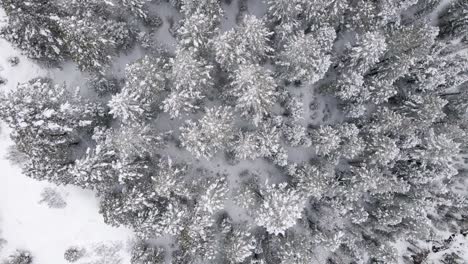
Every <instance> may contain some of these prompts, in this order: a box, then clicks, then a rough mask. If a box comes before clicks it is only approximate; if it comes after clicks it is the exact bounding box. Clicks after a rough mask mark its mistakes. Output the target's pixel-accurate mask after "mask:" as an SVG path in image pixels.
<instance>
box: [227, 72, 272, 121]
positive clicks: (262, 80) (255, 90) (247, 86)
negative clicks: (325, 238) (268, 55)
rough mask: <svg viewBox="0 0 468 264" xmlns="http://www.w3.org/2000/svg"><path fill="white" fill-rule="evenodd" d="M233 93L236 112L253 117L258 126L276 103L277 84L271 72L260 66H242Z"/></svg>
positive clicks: (237, 73)
mask: <svg viewBox="0 0 468 264" xmlns="http://www.w3.org/2000/svg"><path fill="white" fill-rule="evenodd" d="M232 86H233V90H232V91H231V93H232V94H233V95H234V96H235V97H236V98H237V102H236V106H235V108H236V110H238V111H239V112H240V113H241V115H242V116H244V117H253V121H254V123H255V124H258V123H259V122H260V121H261V119H262V117H263V116H264V115H266V114H267V113H268V112H269V111H270V108H271V107H272V106H273V104H274V103H275V100H276V97H277V94H278V93H277V92H276V83H275V80H274V78H273V76H272V73H271V72H270V71H269V70H266V69H264V68H263V67H261V66H260V65H242V66H240V67H239V69H238V70H236V71H235V77H234V80H233V82H232Z"/></svg>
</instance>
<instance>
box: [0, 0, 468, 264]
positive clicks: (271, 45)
mask: <svg viewBox="0 0 468 264" xmlns="http://www.w3.org/2000/svg"><path fill="white" fill-rule="evenodd" d="M145 2H146V1H143V0H140V1H137V0H133V1H124V0H120V1H117V0H115V1H93V0H80V1H78V0H76V1H72V4H71V5H70V4H66V5H67V8H63V6H64V5H65V3H61V2H60V1H56V2H52V1H40V0H34V1H33V0H28V1H13V0H8V1H6V0H4V1H3V2H2V3H1V4H2V6H3V8H4V9H5V10H6V12H7V15H8V16H9V24H8V25H7V26H6V27H5V28H4V29H3V30H2V34H3V35H4V37H5V38H6V39H8V40H10V41H12V42H13V43H14V44H16V45H17V46H18V47H19V48H21V49H22V50H24V51H25V53H26V54H27V55H28V56H30V57H31V58H36V59H45V60H50V61H61V60H64V59H71V60H73V61H75V62H76V63H77V65H78V66H79V67H80V68H81V69H82V70H88V69H94V70H95V69H98V70H99V69H100V68H101V67H102V66H103V65H105V64H109V63H110V61H111V56H112V55H115V54H116V52H117V51H120V50H123V49H125V48H126V47H129V46H130V44H129V43H131V42H132V41H134V40H135V39H134V38H133V37H131V36H132V34H131V32H134V29H133V28H132V27H133V24H132V23H136V22H134V21H130V20H129V19H124V18H125V17H127V15H129V14H132V15H133V16H134V17H136V18H138V17H139V18H140V19H142V20H145V19H146V18H147V17H148V15H147V11H146V8H145V4H147V3H145ZM170 3H171V4H173V5H174V10H177V12H180V14H181V17H182V18H181V21H179V26H178V27H177V29H176V32H175V34H174V35H175V37H176V40H177V47H176V49H175V53H174V54H171V53H170V52H161V51H158V52H148V54H146V55H145V56H144V57H143V58H141V59H139V60H137V61H135V62H133V63H131V64H129V65H128V66H127V68H126V78H125V83H124V84H123V85H122V88H121V89H115V88H114V87H115V86H116V85H117V84H113V83H112V82H106V81H104V83H100V82H98V85H99V87H102V89H99V91H101V93H100V95H102V96H103V97H102V98H100V99H99V100H94V99H93V98H82V97H80V96H78V95H77V94H76V93H73V92H72V91H70V90H71V89H70V88H67V87H65V86H64V85H56V84H54V83H53V82H52V81H51V80H48V79H44V78H39V79H35V80H31V81H29V82H26V83H24V84H21V85H19V86H18V87H17V89H16V90H14V91H12V92H11V93H9V94H8V95H6V96H5V97H4V98H2V102H1V104H0V117H1V118H2V119H3V120H4V121H5V122H7V123H8V125H9V126H10V127H11V128H12V130H13V132H12V138H13V140H14V141H15V142H16V145H17V147H18V149H19V150H20V151H21V152H23V153H25V154H26V155H27V156H28V157H29V159H28V163H27V164H26V165H25V173H26V174H27V175H28V176H31V177H33V178H35V179H39V180H48V181H52V182H54V183H57V184H74V185H78V186H81V187H84V188H89V189H94V190H96V192H97V193H98V195H99V196H100V198H101V207H100V208H101V209H100V212H101V213H102V215H103V216H104V219H105V221H106V222H107V223H109V224H111V225H115V226H127V227H131V228H132V229H133V230H135V233H136V234H137V236H138V237H139V238H140V239H141V243H139V244H137V245H136V246H135V247H134V249H133V256H132V263H134V264H137V263H164V261H165V260H167V259H171V260H172V263H180V264H182V263H243V264H244V263H245V264H254V263H257V264H258V263H283V264H284V263H298V264H299V263H397V261H398V260H399V257H401V254H402V253H401V252H400V253H399V252H398V251H397V248H396V246H395V243H396V242H397V241H410V242H412V241H424V240H427V239H429V238H431V237H434V235H435V234H437V231H438V230H444V231H450V232H453V233H456V232H460V231H463V230H465V229H466V228H467V227H466V218H467V217H468V216H467V215H466V212H467V211H466V210H467V209H468V203H467V202H466V195H467V194H466V193H463V192H461V191H459V189H457V188H456V187H457V186H459V185H462V184H466V175H467V172H466V169H465V168H464V163H463V159H462V157H463V154H464V153H465V152H466V146H467V143H468V142H467V138H468V137H467V132H468V130H467V129H468V127H467V126H468V122H467V121H468V119H467V107H468V103H467V102H468V53H467V48H468V35H467V34H466V33H467V32H468V14H467V12H466V10H468V1H466V0H453V1H451V2H450V3H449V4H448V5H445V4H444V3H442V1H438V0H430V1H428V0H406V1H400V0H379V1H367V0H332V1H330V0H318V1H310V0H266V1H265V4H266V6H267V11H266V14H265V16H264V17H261V18H260V17H255V16H253V15H249V14H244V15H243V16H242V18H241V20H240V22H239V23H238V25H236V26H235V27H234V28H232V29H230V30H228V31H225V32H222V31H221V23H222V20H223V16H224V10H223V8H222V5H223V3H221V1H219V0H202V1H199V0H197V1H195V0H179V1H170ZM442 4H443V5H442ZM439 5H441V6H442V9H441V10H440V8H439ZM137 24H138V23H137ZM140 26H141V25H140ZM135 27H136V26H135ZM110 53H112V54H110ZM310 96H315V97H317V98H319V99H323V100H324V101H327V102H328V104H330V105H336V108H337V109H338V111H339V115H338V116H337V117H336V118H335V119H334V120H331V121H329V122H327V123H318V124H317V123H315V122H312V120H310V117H309V116H307V115H306V113H307V112H308V111H309V107H310V106H309V105H307V104H306V102H310V100H309V99H310V98H309V97H310ZM317 98H316V99H317ZM292 156H294V157H295V158H292ZM297 156H303V157H305V158H302V159H299V160H298V158H297ZM245 164H247V166H245ZM242 166H244V167H242ZM248 167H253V168H255V169H252V170H248V171H244V172H242V173H239V168H242V169H246V168H248ZM464 221H465V224H464ZM157 238H164V239H168V240H170V241H172V242H173V245H174V246H173V248H172V249H171V250H170V251H169V252H170V254H171V256H167V254H169V252H166V249H167V248H163V247H156V246H153V245H151V243H150V242H151V241H152V239H157ZM327 261H328V262H327Z"/></svg>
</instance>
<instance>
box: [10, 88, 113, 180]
mask: <svg viewBox="0 0 468 264" xmlns="http://www.w3.org/2000/svg"><path fill="white" fill-rule="evenodd" d="M1 115H2V119H3V120H5V121H6V122H7V124H8V125H9V126H10V127H11V128H12V129H13V131H14V132H13V133H12V134H11V137H12V139H13V141H14V142H15V143H16V145H17V147H18V150H19V151H21V152H23V153H24V154H26V155H27V156H28V157H29V161H28V165H27V167H26V169H25V173H26V174H27V175H29V176H31V177H33V178H37V179H47V180H50V181H54V182H57V183H61V182H63V183H68V182H69V181H70V179H69V177H68V176H67V175H68V174H67V173H66V169H67V167H68V166H69V165H70V164H72V163H73V161H74V152H75V151H78V150H79V145H80V144H81V143H82V140H81V138H82V137H83V135H84V134H86V133H89V132H91V131H92V129H93V127H94V126H96V125H97V124H99V123H100V122H102V121H103V120H104V117H105V109H104V108H103V107H102V106H100V105H98V104H96V103H91V102H87V101H85V100H84V99H82V98H80V97H78V96H75V95H73V94H71V93H70V92H69V91H68V90H67V88H66V87H65V86H64V85H55V84H53V83H52V82H51V80H49V79H34V80H31V81H30V82H28V83H24V84H20V85H18V87H17V88H16V90H14V91H12V92H10V93H9V94H8V95H7V96H6V98H4V100H3V103H2V106H1Z"/></svg>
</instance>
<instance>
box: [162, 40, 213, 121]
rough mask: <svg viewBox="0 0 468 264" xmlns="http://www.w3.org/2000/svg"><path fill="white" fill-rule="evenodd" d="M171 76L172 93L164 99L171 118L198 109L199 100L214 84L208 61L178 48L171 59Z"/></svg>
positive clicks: (165, 107) (165, 109) (166, 110)
mask: <svg viewBox="0 0 468 264" xmlns="http://www.w3.org/2000/svg"><path fill="white" fill-rule="evenodd" d="M170 63H171V69H172V71H171V72H170V73H169V78H170V79H171V80H172V81H173V86H172V89H171V93H170V94H169V95H168V97H167V98H166V99H165V100H164V102H163V103H164V106H163V108H164V111H165V112H169V114H170V116H171V118H176V117H178V116H179V115H180V114H181V113H186V112H191V111H193V110H196V109H198V108H199V107H198V106H197V102H199V101H200V100H201V99H203V97H204V93H205V92H206V91H208V90H209V89H210V88H211V86H212V85H213V81H212V77H211V70H212V68H213V67H212V66H210V65H209V64H208V63H207V62H205V61H203V60H199V59H197V58H196V56H195V54H193V53H192V52H190V51H186V50H181V49H179V50H177V51H176V57H175V58H174V59H173V60H171V62H170Z"/></svg>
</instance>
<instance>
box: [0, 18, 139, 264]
mask: <svg viewBox="0 0 468 264" xmlns="http://www.w3.org/2000/svg"><path fill="white" fill-rule="evenodd" d="M1 17H2V14H1V13H0V18H1ZM0 20H1V19H0ZM10 56H18V57H19V58H20V63H19V64H18V65H17V66H14V67H12V66H11V65H10V64H9V63H8V61H7V59H8V57H10ZM69 68H70V69H69ZM74 73H75V74H74ZM37 76H49V77H51V78H53V79H56V80H59V81H66V82H67V83H69V84H72V85H73V84H76V83H79V80H80V79H81V78H82V77H81V76H77V75H76V71H74V70H73V69H72V68H71V67H65V68H64V69H63V70H62V71H59V70H54V71H50V72H45V71H43V70H41V69H40V67H39V66H38V65H36V64H34V63H32V62H31V61H29V60H27V59H26V58H25V57H23V56H20V55H19V53H18V51H17V50H14V49H13V48H12V47H11V45H10V44H9V43H7V42H6V41H4V40H0V77H3V78H5V79H7V80H8V82H7V83H6V84H5V85H1V86H0V90H2V91H5V90H10V89H14V88H15V86H16V84H17V83H20V82H25V81H27V80H29V79H31V78H34V77H37ZM12 144H13V142H12V141H11V140H10V138H9V131H8V128H6V127H5V125H4V124H1V134H0V169H1V171H0V238H3V239H5V240H6V241H7V242H6V244H5V245H4V246H3V249H2V250H0V261H1V259H2V258H4V257H5V256H7V255H9V254H10V253H12V252H13V251H14V250H16V249H25V250H30V251H31V252H32V254H33V256H34V259H35V260H34V263H35V264H62V263H63V264H65V263H67V262H66V261H65V259H64V258H63V253H64V251H65V250H66V249H67V248H68V247H70V246H84V247H85V248H86V250H87V252H88V253H87V256H86V257H85V258H83V259H82V260H81V261H80V262H77V263H78V264H91V263H96V264H98V263H99V264H104V263H109V264H119V263H120V264H127V263H129V262H130V261H129V254H128V249H127V247H126V246H127V242H128V241H129V240H130V239H131V238H132V232H131V230H127V229H124V228H113V227H110V226H108V225H106V224H105V223H104V221H103V218H102V216H101V215H100V214H99V213H98V201H97V199H96V198H95V196H94V193H92V192H90V191H85V190H82V189H79V188H76V187H72V186H66V187H65V186H61V187H57V186H53V185H51V184H49V183H46V182H38V181H35V180H33V179H30V178H28V177H26V176H24V175H22V174H21V169H20V168H19V167H18V165H14V164H12V163H11V162H10V161H9V160H8V159H6V156H7V154H8V149H9V146H11V145H12ZM45 187H52V188H54V189H56V190H57V191H58V193H59V194H60V195H61V196H63V197H64V199H65V201H66V203H67V205H66V207H65V208H61V209H60V208H49V207H48V206H47V205H46V204H44V203H39V201H40V200H41V192H42V191H43V189H44V188H45ZM0 247H1V246H0ZM105 259H106V260H105ZM106 261H107V262H106Z"/></svg>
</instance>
